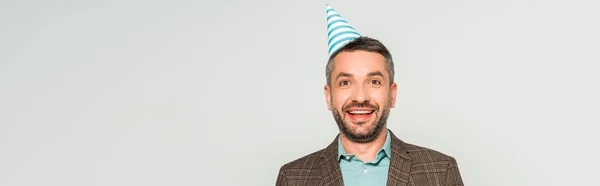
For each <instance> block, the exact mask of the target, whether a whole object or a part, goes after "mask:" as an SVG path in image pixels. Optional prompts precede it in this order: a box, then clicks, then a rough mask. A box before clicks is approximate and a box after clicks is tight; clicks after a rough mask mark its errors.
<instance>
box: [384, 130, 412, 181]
mask: <svg viewBox="0 0 600 186" xmlns="http://www.w3.org/2000/svg"><path fill="white" fill-rule="evenodd" d="M390 135H391V138H392V155H391V156H392V159H391V160H390V167H389V171H388V179H387V185H388V186H405V185H408V177H409V175H410V167H411V164H412V160H411V158H410V157H409V156H408V155H407V154H408V153H409V152H408V149H407V148H406V146H405V144H404V142H403V141H402V140H400V139H398V138H397V137H396V135H394V134H393V133H392V131H391V130H390Z"/></svg>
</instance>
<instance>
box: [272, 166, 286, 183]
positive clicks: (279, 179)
mask: <svg viewBox="0 0 600 186" xmlns="http://www.w3.org/2000/svg"><path fill="white" fill-rule="evenodd" d="M275 186H287V178H286V177H285V169H284V166H282V167H281V168H280V169H279V174H277V181H276V183H275Z"/></svg>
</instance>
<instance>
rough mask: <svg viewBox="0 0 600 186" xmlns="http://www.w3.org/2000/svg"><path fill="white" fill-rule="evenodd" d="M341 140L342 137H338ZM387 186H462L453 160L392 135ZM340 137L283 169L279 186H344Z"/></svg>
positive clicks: (279, 176)
mask: <svg viewBox="0 0 600 186" xmlns="http://www.w3.org/2000/svg"><path fill="white" fill-rule="evenodd" d="M338 136H339V134H338ZM390 136H391V139H392V143H391V144H392V154H391V158H392V159H391V160H390V167H389V171H388V178H387V186H450V185H452V186H462V185H463V181H462V178H461V175H460V172H459V169H458V164H457V162H456V160H455V158H454V157H451V156H448V155H446V154H443V153H441V152H438V151H435V150H432V149H428V148H425V147H420V146H417V145H413V144H408V143H405V142H403V141H402V140H400V139H398V138H397V137H396V136H395V135H394V134H393V133H392V132H391V131H390ZM337 142H338V141H337V137H336V138H335V140H333V142H332V143H331V144H329V146H327V147H326V148H324V149H321V150H319V151H316V152H313V153H311V154H308V155H306V156H304V157H301V158H299V159H296V160H294V161H291V162H289V163H286V164H285V165H283V166H281V168H280V170H279V174H278V176H277V181H276V186H343V185H344V183H343V180H342V174H341V170H340V166H339V162H338V159H337V156H338V151H337V148H338V143H337Z"/></svg>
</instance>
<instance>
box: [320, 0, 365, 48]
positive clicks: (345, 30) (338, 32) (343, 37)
mask: <svg viewBox="0 0 600 186" xmlns="http://www.w3.org/2000/svg"><path fill="white" fill-rule="evenodd" d="M325 6H326V8H327V9H326V13H327V37H328V39H329V41H328V45H329V56H331V54H333V53H334V52H335V51H337V50H338V49H340V48H342V47H343V46H344V45H346V44H347V43H348V42H350V41H352V39H355V38H358V37H360V34H359V33H358V32H356V30H355V29H354V27H352V26H350V24H348V22H346V20H344V18H342V16H341V15H340V14H338V13H337V12H336V11H335V10H334V9H333V8H331V6H329V4H326V5H325Z"/></svg>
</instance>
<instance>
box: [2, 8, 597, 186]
mask: <svg viewBox="0 0 600 186" xmlns="http://www.w3.org/2000/svg"><path fill="white" fill-rule="evenodd" d="M326 3H329V4H330V5H331V6H332V7H333V8H334V9H336V10H337V11H338V12H339V13H340V14H341V15H342V16H343V17H344V18H346V19H347V20H348V21H349V22H350V24H351V25H353V26H354V27H355V28H356V29H357V30H358V31H359V32H360V33H361V34H363V35H367V36H371V37H375V38H377V39H380V40H381V41H383V42H384V44H386V45H387V46H388V47H389V49H390V50H391V51H392V53H393V54H394V57H395V60H396V71H397V77H396V79H397V83H398V84H399V92H398V101H397V107H396V108H395V109H393V110H392V112H391V118H390V119H389V127H390V129H392V130H393V131H394V132H395V133H396V134H398V135H399V137H400V138H402V139H403V140H405V141H407V142H410V143H414V144H418V145H422V146H426V147H430V148H433V149H436V150H439V151H441V152H444V153H447V154H449V155H452V156H454V157H456V158H457V160H458V163H459V166H460V169H461V173H462V175H463V179H464V182H465V183H466V184H467V185H486V186H489V185H499V186H500V185H590V183H595V182H597V173H598V170H597V168H598V166H599V165H600V164H599V161H600V160H599V158H598V157H599V156H600V153H599V152H598V150H597V148H598V147H597V146H598V141H600V137H598V135H597V132H598V130H597V129H598V127H596V126H595V125H597V124H600V119H599V116H598V113H599V112H600V107H599V104H600V99H599V98H598V95H600V88H599V86H598V80H599V79H600V74H598V73H597V72H598V68H599V67H600V65H599V62H600V57H599V54H598V51H599V49H600V45H599V43H600V37H599V36H598V33H600V26H599V23H598V22H599V21H598V19H599V18H600V13H599V12H598V5H599V4H600V3H597V1H592V0H590V1H566V0H564V1H556V0H495V1H481V0H462V1H458V0H455V1H447V0H402V1H378V0H372V1H348V0H346V1H341V0H337V1H334V0H331V1H274V0H273V1H267V0H260V1H258V0H257V1H241V0H238V1H141V0H113V1H67V0H64V1H42V0H21V1H6V0H5V1H1V2H0V185H3V186H4V185H6V186H19V185H57V186H58V185H60V186H80V185H103V186H117V185H119V186H120V185H123V186H125V185H147V186H154V185H182V186H183V185H253V186H259V185H261V186H262V185H273V184H274V183H275V179H276V176H277V172H278V170H279V167H280V166H281V165H283V164H284V163H286V162H289V161H291V160H293V159H296V158H299V157H301V156H303V155H306V154H308V153H310V152H313V151H316V150H319V149H320V148H323V147H325V146H326V145H327V144H329V143H330V142H331V141H332V140H333V139H334V136H335V135H336V133H337V128H336V126H335V123H334V121H333V119H332V117H331V113H330V112H328V111H327V109H326V103H325V99H324V95H323V85H324V84H325V77H324V69H325V63H326V59H327V35H326V25H325V23H326V21H325V4H326Z"/></svg>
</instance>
